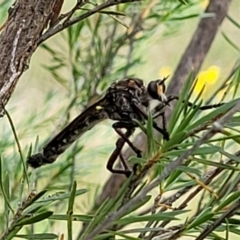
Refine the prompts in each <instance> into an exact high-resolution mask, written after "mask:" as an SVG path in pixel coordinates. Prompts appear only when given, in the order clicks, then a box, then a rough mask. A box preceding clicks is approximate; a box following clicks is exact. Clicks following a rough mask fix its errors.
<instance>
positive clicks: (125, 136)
mask: <svg viewBox="0 0 240 240" xmlns="http://www.w3.org/2000/svg"><path fill="white" fill-rule="evenodd" d="M135 127H136V125H135V124H133V123H124V122H117V123H114V124H113V128H114V130H115V131H116V132H117V133H118V135H119V136H120V138H119V139H118V140H117V142H116V148H115V150H114V151H113V153H112V154H111V156H110V158H109V160H108V163H107V169H108V170H109V171H110V172H112V173H118V174H125V175H126V176H127V177H129V176H130V175H131V173H132V171H131V170H130V169H129V167H128V164H127V161H126V160H125V159H124V157H123V156H122V154H121V151H122V149H123V146H124V144H125V143H127V144H128V145H129V147H130V148H131V149H132V150H133V151H134V152H135V153H136V154H137V157H141V156H142V154H141V151H140V150H139V149H138V148H137V147H136V146H134V144H133V143H132V142H131V141H130V140H129V137H130V136H131V135H132V134H133V132H134V130H135ZM122 128H125V129H127V131H126V132H125V133H124V132H123V131H122V130H121V129H122ZM118 157H119V158H120V161H121V163H122V165H123V168H124V170H123V169H113V165H114V163H115V162H116V160H117V158H118Z"/></svg>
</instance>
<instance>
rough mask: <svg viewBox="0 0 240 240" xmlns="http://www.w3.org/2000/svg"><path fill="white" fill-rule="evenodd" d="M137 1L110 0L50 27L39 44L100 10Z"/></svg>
mask: <svg viewBox="0 0 240 240" xmlns="http://www.w3.org/2000/svg"><path fill="white" fill-rule="evenodd" d="M135 1H140V0H120V1H117V0H108V1H106V2H104V3H102V4H100V5H98V6H96V7H95V8H93V9H91V10H89V11H88V12H86V13H84V14H82V15H80V16H78V17H75V18H73V19H69V20H68V21H65V22H64V23H62V24H59V25H57V26H55V27H54V28H50V29H49V30H48V31H46V32H45V33H44V34H43V35H42V36H41V37H40V38H39V41H38V45H39V44H41V43H42V42H44V41H46V40H47V39H48V38H50V37H52V36H53V35H55V34H57V33H58V32H60V31H62V30H64V29H66V28H68V27H70V26H72V25H74V24H75V23H78V22H80V21H82V20H84V19H86V18H88V17H90V16H92V15H93V14H95V13H98V12H100V11H101V10H103V9H106V8H108V7H111V6H115V5H119V4H123V3H129V2H135Z"/></svg>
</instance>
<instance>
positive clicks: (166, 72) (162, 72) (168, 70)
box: [159, 66, 173, 79]
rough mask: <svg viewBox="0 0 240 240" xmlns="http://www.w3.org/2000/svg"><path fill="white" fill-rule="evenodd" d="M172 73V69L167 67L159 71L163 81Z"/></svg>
mask: <svg viewBox="0 0 240 240" xmlns="http://www.w3.org/2000/svg"><path fill="white" fill-rule="evenodd" d="M172 72H173V71H172V68H170V67H167V66H165V67H162V68H161V69H160V70H159V76H160V78H161V79H162V78H164V77H167V76H170V75H171V74H172Z"/></svg>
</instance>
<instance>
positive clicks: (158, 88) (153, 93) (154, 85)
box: [147, 77, 168, 104]
mask: <svg viewBox="0 0 240 240" xmlns="http://www.w3.org/2000/svg"><path fill="white" fill-rule="evenodd" d="M167 78H168V77H165V78H164V79H162V80H161V79H157V80H155V81H151V82H150V83H149V84H148V86H147V92H148V94H149V96H150V97H151V98H152V99H155V100H158V101H160V102H162V103H166V104H168V99H167V97H166V95H165V90H166V86H165V81H166V80H167Z"/></svg>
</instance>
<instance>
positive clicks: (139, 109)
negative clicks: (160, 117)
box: [134, 104, 169, 141]
mask: <svg viewBox="0 0 240 240" xmlns="http://www.w3.org/2000/svg"><path fill="white" fill-rule="evenodd" d="M134 107H135V109H136V110H137V111H138V112H139V114H141V115H142V116H143V117H144V119H145V120H147V119H148V114H147V113H146V112H145V111H144V110H143V109H141V108H140V106H138V105H136V104H134ZM153 127H154V128H155V129H156V130H157V131H158V132H160V133H161V134H162V135H163V138H164V139H165V140H167V141H168V140H169V133H168V131H167V129H166V123H165V116H164V124H163V128H160V127H159V126H158V125H157V123H156V122H155V121H153Z"/></svg>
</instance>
